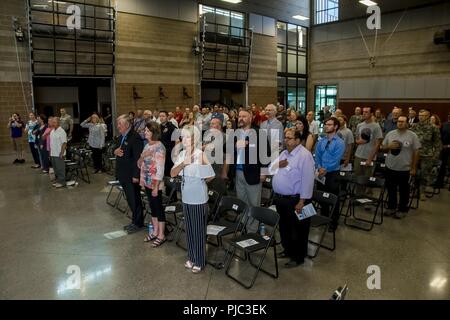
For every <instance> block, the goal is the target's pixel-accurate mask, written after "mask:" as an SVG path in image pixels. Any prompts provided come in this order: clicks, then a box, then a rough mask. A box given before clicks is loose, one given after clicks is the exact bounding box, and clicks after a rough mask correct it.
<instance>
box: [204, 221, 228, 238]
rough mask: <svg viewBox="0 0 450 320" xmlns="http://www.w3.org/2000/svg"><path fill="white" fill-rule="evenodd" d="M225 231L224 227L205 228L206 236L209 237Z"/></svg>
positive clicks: (211, 226)
mask: <svg viewBox="0 0 450 320" xmlns="http://www.w3.org/2000/svg"><path fill="white" fill-rule="evenodd" d="M225 229H226V227H223V226H216V225H212V224H211V225H209V226H207V227H206V234H207V235H209V236H217V235H218V234H219V233H220V232H222V231H223V230H225Z"/></svg>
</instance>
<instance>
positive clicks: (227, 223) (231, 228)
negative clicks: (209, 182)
mask: <svg viewBox="0 0 450 320" xmlns="http://www.w3.org/2000/svg"><path fill="white" fill-rule="evenodd" d="M247 210H248V206H247V204H246V203H245V202H243V201H242V200H240V199H238V198H234V197H228V196H224V197H222V198H221V199H220V201H219V203H218V206H217V210H216V211H215V212H214V216H213V218H212V219H211V221H210V222H209V223H208V226H209V228H210V230H212V229H213V228H221V229H222V230H221V231H220V232H218V233H217V234H216V233H215V232H212V231H210V232H209V233H208V232H207V240H208V241H207V243H208V244H211V245H213V246H215V247H218V248H221V249H223V250H225V248H224V247H223V237H225V236H228V235H231V234H234V233H236V232H239V231H242V229H243V228H244V224H243V223H242V221H243V220H244V218H245V215H246V213H247ZM214 237H215V239H216V243H214V242H213V241H209V240H210V238H214ZM216 256H217V254H216ZM207 262H208V264H210V265H212V266H213V267H215V268H216V269H221V268H223V266H224V261H220V262H211V261H207Z"/></svg>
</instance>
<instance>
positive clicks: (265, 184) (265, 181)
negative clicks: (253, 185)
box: [262, 176, 273, 190]
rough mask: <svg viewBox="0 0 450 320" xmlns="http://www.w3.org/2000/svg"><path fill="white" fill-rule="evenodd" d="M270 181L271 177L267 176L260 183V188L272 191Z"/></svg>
mask: <svg viewBox="0 0 450 320" xmlns="http://www.w3.org/2000/svg"><path fill="white" fill-rule="evenodd" d="M272 179H273V176H267V177H266V179H265V180H264V181H263V183H262V187H263V188H264V189H270V190H272Z"/></svg>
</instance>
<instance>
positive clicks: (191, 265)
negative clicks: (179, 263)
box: [184, 260, 194, 269]
mask: <svg viewBox="0 0 450 320" xmlns="http://www.w3.org/2000/svg"><path fill="white" fill-rule="evenodd" d="M193 266H194V264H193V263H192V262H191V260H188V261H186V262H185V263H184V267H185V268H187V269H192V267H193Z"/></svg>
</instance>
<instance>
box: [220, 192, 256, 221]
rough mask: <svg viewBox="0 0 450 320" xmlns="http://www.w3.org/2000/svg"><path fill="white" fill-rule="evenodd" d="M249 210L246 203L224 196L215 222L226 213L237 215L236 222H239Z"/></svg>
mask: <svg viewBox="0 0 450 320" xmlns="http://www.w3.org/2000/svg"><path fill="white" fill-rule="evenodd" d="M247 209H248V206H247V204H246V203H245V202H244V201H242V200H240V199H238V198H235V197H229V196H224V197H222V198H221V199H220V201H219V205H218V206H217V210H216V214H215V216H214V220H217V219H218V218H219V217H221V216H223V215H224V214H225V213H228V212H230V211H232V212H233V213H234V214H236V221H238V220H240V219H239V218H240V217H242V216H243V214H244V213H245V212H246V211H247Z"/></svg>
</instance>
